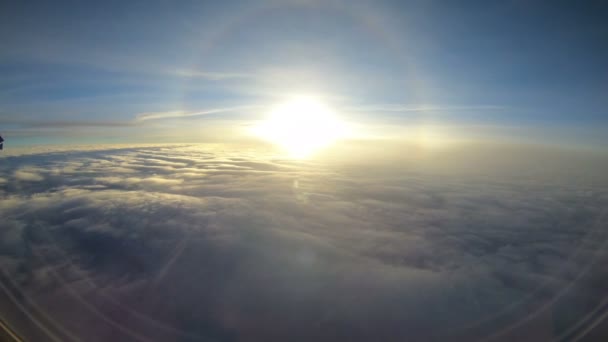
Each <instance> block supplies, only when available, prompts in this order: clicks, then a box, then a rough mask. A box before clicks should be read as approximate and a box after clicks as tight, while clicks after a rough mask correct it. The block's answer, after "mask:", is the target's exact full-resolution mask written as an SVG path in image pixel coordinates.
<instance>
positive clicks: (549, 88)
mask: <svg viewBox="0 0 608 342" xmlns="http://www.w3.org/2000/svg"><path fill="white" fill-rule="evenodd" d="M607 13H608V11H607V8H606V6H605V5H601V4H600V2H593V1H587V2H584V3H582V2H581V3H580V4H576V3H572V2H555V1H551V2H545V3H543V2H539V1H530V2H528V1H500V2H486V1H470V2H466V3H465V2H458V4H456V3H454V2H449V1H373V2H372V1H369V2H361V1H359V2H356V1H306V0H293V1H258V2H253V1H221V2H216V1H213V2H204V1H193V2H174V1H156V2H128V3H126V2H124V1H116V2H114V1H103V2H97V3H88V2H87V3H85V2H77V1H74V2H67V1H54V2H41V3H34V2H28V3H25V2H4V3H3V4H2V5H0V46H2V48H1V49H0V74H1V75H2V77H0V132H1V134H3V135H4V136H6V137H12V139H13V140H14V141H16V142H18V143H37V142H44V141H46V140H45V139H47V138H48V139H51V138H52V139H51V140H52V141H53V142H62V141H65V142H78V141H79V139H83V136H87V137H90V136H92V135H95V136H99V137H100V139H106V140H108V141H113V142H115V141H121V140H123V139H124V140H127V139H128V137H130V136H133V135H136V136H139V137H142V139H147V138H151V137H152V136H154V135H155V134H161V133H158V132H160V131H158V132H157V131H154V129H157V130H160V129H161V128H162V129H165V130H167V131H169V132H173V133H175V134H169V135H176V134H177V133H178V132H175V131H179V130H180V129H183V127H184V126H187V127H194V126H197V127H198V126H201V127H206V128H207V130H212V129H214V128H213V127H220V126H221V127H224V128H226V127H231V126H239V125H244V124H246V122H248V120H253V119H256V118H258V117H259V116H260V115H261V114H262V113H263V111H264V110H263V108H264V107H265V106H268V105H271V104H272V103H276V102H277V101H280V99H281V98H284V97H285V96H289V95H292V94H309V93H312V94H316V95H320V96H322V97H323V98H325V99H326V100H327V101H328V102H331V104H332V105H333V106H334V107H335V108H336V109H337V110H338V111H340V112H342V113H343V114H344V115H345V116H346V117H348V118H349V119H350V120H353V121H358V122H361V123H362V124H364V125H376V124H377V125H384V126H399V125H406V124H408V123H411V122H417V121H420V120H427V119H429V118H432V120H433V122H434V123H439V124H443V125H482V126H483V125H489V126H492V127H509V128H513V127H519V128H522V129H528V130H530V129H531V128H533V130H532V131H534V133H530V132H532V131H525V130H524V131H523V132H524V133H522V134H523V135H525V134H529V135H533V136H536V137H539V136H540V137H541V138H539V139H541V140H543V139H547V140H548V139H549V137H552V139H554V140H560V139H564V138H567V139H566V141H569V142H577V143H581V142H582V143H588V144H598V143H601V144H604V143H605V138H603V135H604V132H605V131H606V128H608V114H607V113H606V106H607V105H608V96H606V92H607V89H608V69H607V68H606V62H605V61H607V60H608V39H607V38H608V24H606V23H605V20H602V18H605V15H606V14H607ZM215 110H219V111H218V112H216V113H215V114H213V115H198V116H189V117H188V118H181V119H179V120H176V119H164V120H160V121H162V123H158V122H155V123H152V122H151V121H158V120H146V123H141V122H137V117H138V116H140V117H141V115H142V113H163V112H171V113H174V112H178V111H179V112H184V113H197V112H206V111H215ZM202 116H204V118H202ZM155 125H156V126H155ZM218 125H219V126H218ZM155 127H156V128H155ZM172 130H174V131H172ZM79 132H80V133H82V134H78V133H79ZM150 132H156V133H154V134H149V133H150ZM218 132H219V131H218ZM525 132H528V133H525ZM177 135H179V134H177ZM520 136H521V135H520ZM48 139H47V140H48ZM201 139H203V140H204V137H201ZM515 139H517V137H515Z"/></svg>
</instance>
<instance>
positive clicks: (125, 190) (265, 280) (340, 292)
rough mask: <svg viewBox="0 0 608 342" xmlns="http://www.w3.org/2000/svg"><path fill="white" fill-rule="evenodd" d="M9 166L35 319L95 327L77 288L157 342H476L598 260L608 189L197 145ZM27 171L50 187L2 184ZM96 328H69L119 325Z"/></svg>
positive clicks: (585, 286)
mask: <svg viewBox="0 0 608 342" xmlns="http://www.w3.org/2000/svg"><path fill="white" fill-rule="evenodd" d="M482 160H485V161H486V162H487V161H488V158H485V157H483V158H482ZM410 162H411V161H410ZM420 162H421V163H423V162H425V161H423V160H421V161H420ZM442 162H444V160H442ZM534 162H536V160H534ZM428 163H430V162H428ZM467 163H468V161H467ZM430 164H432V163H430ZM430 164H429V165H430ZM12 165H13V168H14V169H10V168H9V169H2V170H0V177H2V179H6V182H5V183H4V184H0V186H2V188H3V190H4V191H5V192H4V194H3V196H4V197H3V198H2V200H1V201H0V216H1V217H2V218H3V221H2V227H3V230H2V231H0V234H3V235H2V236H1V237H2V240H1V243H0V257H1V258H0V266H2V267H3V270H4V271H5V272H8V271H7V270H9V271H10V272H14V273H12V276H13V277H14V279H18V280H17V281H18V282H19V286H21V289H22V290H23V291H24V292H25V294H26V295H27V296H28V298H33V299H44V300H42V301H41V303H44V304H42V305H44V306H45V307H44V309H46V310H52V309H53V308H56V307H59V306H60V307H62V308H63V309H62V310H55V311H53V312H55V313H56V314H54V319H55V320H56V321H58V322H69V321H70V319H73V315H75V314H77V315H79V316H81V317H91V316H90V315H91V313H90V312H88V311H87V310H84V311H83V308H82V303H81V302H79V301H78V300H74V299H73V298H74V297H73V296H74V295H76V296H80V298H81V299H82V298H84V299H83V300H86V301H87V303H90V305H92V307H93V308H94V309H95V310H97V311H98V313H99V314H101V315H106V316H105V317H106V318H107V319H108V320H109V321H112V322H114V323H115V324H116V325H119V326H120V325H125V327H126V328H128V329H130V331H134V332H136V333H137V334H141V335H142V336H145V337H146V338H149V339H151V340H175V339H177V336H179V337H180V338H181V339H183V340H201V339H202V338H203V337H207V338H212V339H213V338H214V339H218V340H222V338H226V336H233V337H234V338H237V339H253V340H269V339H272V336H277V338H278V339H280V340H286V339H289V337H290V336H294V335H298V336H302V338H303V339H305V340H323V339H324V338H326V339H331V336H336V335H331V334H329V331H331V332H332V333H334V334H339V335H340V336H343V337H344V338H347V339H349V340H353V341H356V340H365V341H367V340H372V339H373V338H374V336H377V334H378V333H379V332H382V333H384V334H387V335H386V336H390V337H394V338H395V339H397V340H404V339H406V338H407V337H410V338H411V337H412V336H418V337H420V339H425V340H426V339H431V338H439V339H441V338H446V339H449V337H453V335H452V334H457V333H458V334H463V335H457V336H462V339H463V340H470V339H474V338H479V337H483V336H485V334H486V330H484V329H489V330H493V329H498V328H502V327H505V326H506V325H509V324H512V323H517V322H519V321H520V318H525V317H527V316H526V315H528V314H529V313H533V312H535V311H536V310H541V309H542V308H543V305H545V304H547V305H552V304H551V302H550V301H551V300H553V299H554V298H555V297H556V296H557V294H558V292H559V291H561V290H562V289H564V288H565V287H566V286H568V284H571V283H572V281H573V280H574V279H575V278H576V276H577V275H579V274H580V270H581V269H583V268H584V267H585V265H587V264H588V263H589V262H590V260H591V258H592V257H599V258H600V259H598V260H604V259H601V258H604V256H603V254H602V253H603V252H602V243H603V242H604V241H606V234H605V232H604V230H603V229H600V228H601V227H600V228H598V227H599V226H598V224H599V225H602V224H605V221H602V216H601V215H602V213H603V211H604V210H605V209H604V208H605V207H606V204H608V190H607V188H606V185H605V184H604V185H601V186H600V185H598V184H603V183H597V182H596V181H595V180H593V181H592V180H591V179H589V182H584V181H580V182H578V183H575V182H565V181H564V179H563V178H560V179H559V181H557V182H556V181H555V180H553V179H550V178H542V177H541V178H538V177H539V175H542V173H536V172H533V173H530V174H526V173H523V174H521V173H515V172H514V171H509V172H510V173H491V174H488V173H481V175H480V173H474V172H469V171H466V170H465V171H463V170H462V169H459V168H457V167H454V168H452V169H449V172H446V170H443V171H444V172H440V171H441V170H442V169H443V167H444V166H445V165H447V164H443V163H439V164H438V165H439V166H438V167H435V168H431V167H420V168H416V167H411V165H410V167H406V166H407V165H406V163H404V165H403V166H401V165H389V164H383V165H380V164H375V162H374V163H369V162H368V163H342V162H341V163H337V162H336V163H326V162H322V161H293V160H285V159H281V158H278V157H277V156H276V154H273V153H267V154H265V153H261V152H260V153H258V154H257V155H256V154H251V153H249V152H247V151H243V150H239V149H237V148H234V149H228V148H217V149H214V148H213V147H210V146H203V145H201V146H168V147H162V148H161V147H129V148H123V149H108V150H97V151H73V152H64V153H62V154H57V153H55V154H52V155H50V154H49V155H47V154H36V155H24V156H21V157H14V159H13V162H12ZM480 167H481V166H480ZM49 170H52V171H49ZM488 170H490V169H488ZM24 173H25V174H29V175H30V176H25V178H28V177H30V178H31V175H35V176H38V177H40V179H44V180H45V182H44V184H40V183H39V182H22V183H20V184H19V186H12V184H15V183H17V182H16V181H17V180H19V179H20V178H23V177H24ZM47 274H49V275H51V274H52V275H53V276H47ZM590 274H591V275H594V276H595V278H592V279H591V280H585V281H582V280H581V281H580V282H578V283H577V286H579V287H580V290H577V291H578V292H576V295H577V296H579V297H575V298H574V299H571V300H572V301H573V302H572V303H571V304H572V305H571V306H565V307H574V306H576V304H580V303H583V302H585V300H586V299H589V298H592V297H594V296H600V295H605V290H602V289H597V288H594V287H593V284H594V282H597V281H604V280H605V276H606V275H605V272H596V273H590ZM591 275H590V276H591ZM53 279H60V280H61V281H57V280H53ZM68 290H69V291H71V292H69V293H71V295H63V294H64V293H67V292H66V291H68ZM602 291H604V292H602ZM587 297H588V298H587ZM585 298H586V299H585ZM579 300H580V302H579ZM566 304H569V303H568V302H566ZM551 307H552V309H554V310H555V311H554V312H553V314H554V315H556V316H558V317H564V315H566V314H564V313H563V311H560V310H561V309H560V308H559V307H556V306H551ZM568 310H570V309H568ZM133 311H135V312H138V313H139V315H138V316H133V315H132V312H133ZM294 313H297V314H294ZM560 315H562V316H560ZM127 316H128V317H130V320H128V321H122V320H121V321H118V320H116V318H115V317H127ZM184 317H190V318H184ZM494 318H495V319H494ZM482 319H485V320H486V321H484V322H486V323H482V324H481V328H480V330H479V331H478V330H475V329H470V330H467V329H465V330H464V332H463V331H460V330H456V329H460V328H461V327H463V326H470V325H471V324H474V323H476V322H479V321H480V320H482ZM150 320H154V321H155V322H159V324H154V325H150V324H149V321H150ZM92 321H94V322H96V323H95V324H88V323H86V322H85V321H83V322H85V323H82V325H83V326H82V327H81V328H79V329H82V331H76V332H75V333H76V334H77V335H78V336H80V335H82V334H90V332H91V331H95V332H99V336H104V335H103V332H104V331H106V333H107V331H110V330H112V329H115V327H112V326H111V325H110V326H106V325H107V324H106V323H104V322H105V321H102V322H100V321H99V320H98V319H94V320H92ZM438 321H440V322H442V324H441V325H440V326H438V325H437V322H438ZM147 322H148V323H147ZM565 322H566V323H563V324H562V326H561V329H564V327H567V326H568V324H567V323H568V322H567V320H566V321H565ZM203 323H204V326H205V327H206V328H205V329H204V330H201V329H200V326H201V325H202V324H203ZM162 327H169V328H168V329H165V328H162ZM323 327H325V328H323ZM117 334H119V335H120V334H122V333H121V332H118V333H117ZM328 334H329V335H328ZM271 335H272V336H271ZM82 336H85V335H82ZM269 336H270V337H269Z"/></svg>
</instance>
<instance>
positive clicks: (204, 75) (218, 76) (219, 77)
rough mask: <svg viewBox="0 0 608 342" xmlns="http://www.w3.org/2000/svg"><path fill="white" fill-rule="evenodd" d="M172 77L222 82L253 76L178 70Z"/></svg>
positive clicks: (237, 73) (251, 75)
mask: <svg viewBox="0 0 608 342" xmlns="http://www.w3.org/2000/svg"><path fill="white" fill-rule="evenodd" d="M173 75H175V76H179V77H186V78H200V79H205V80H209V81H223V80H229V79H245V78H254V77H255V75H253V74H250V73H239V72H214V71H200V70H192V69H180V70H175V71H174V72H173Z"/></svg>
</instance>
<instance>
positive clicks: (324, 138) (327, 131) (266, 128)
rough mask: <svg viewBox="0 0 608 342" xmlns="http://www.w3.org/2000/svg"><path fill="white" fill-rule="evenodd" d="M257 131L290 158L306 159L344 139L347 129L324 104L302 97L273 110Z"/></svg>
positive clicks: (256, 127) (259, 135) (256, 132)
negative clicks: (285, 152) (284, 151)
mask: <svg viewBox="0 0 608 342" xmlns="http://www.w3.org/2000/svg"><path fill="white" fill-rule="evenodd" d="M253 131H254V134H255V135H257V136H258V137H260V138H262V139H264V140H267V141H270V142H272V143H274V144H277V145H278V146H280V147H282V148H283V149H284V150H286V151H287V152H288V153H289V155H290V156H292V157H297V158H302V157H308V156H310V155H311V154H313V153H314V152H316V151H318V150H320V149H322V148H324V147H326V146H329V145H330V144H332V143H334V142H336V141H337V140H339V139H341V138H343V137H344V136H345V135H346V132H347V126H346V124H345V123H344V122H343V121H342V120H340V119H339V118H338V116H337V115H336V114H335V113H334V111H333V110H332V109H331V108H330V107H329V106H327V105H326V104H324V103H323V102H321V101H319V100H318V99H316V98H314V97H308V96H300V97H297V98H293V99H291V100H289V101H286V102H284V103H281V104H279V105H277V106H275V107H273V108H272V109H271V110H270V112H269V114H268V116H267V117H266V118H265V120H263V121H262V122H260V123H259V124H258V125H256V126H255V127H254V128H253Z"/></svg>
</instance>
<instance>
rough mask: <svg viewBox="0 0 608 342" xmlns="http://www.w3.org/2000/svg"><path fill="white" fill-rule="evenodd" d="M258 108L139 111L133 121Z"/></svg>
mask: <svg viewBox="0 0 608 342" xmlns="http://www.w3.org/2000/svg"><path fill="white" fill-rule="evenodd" d="M255 108H258V107H257V106H238V107H226V108H214V109H207V110H202V111H191V112H186V111H179V110H178V111H166V112H149V113H140V114H137V116H136V117H135V120H134V122H136V123H140V122H144V121H149V120H161V119H176V118H188V117H194V116H203V115H211V114H219V113H229V112H237V111H242V110H251V109H255Z"/></svg>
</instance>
